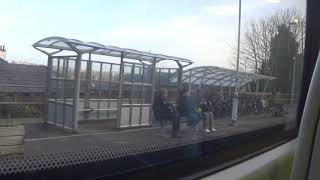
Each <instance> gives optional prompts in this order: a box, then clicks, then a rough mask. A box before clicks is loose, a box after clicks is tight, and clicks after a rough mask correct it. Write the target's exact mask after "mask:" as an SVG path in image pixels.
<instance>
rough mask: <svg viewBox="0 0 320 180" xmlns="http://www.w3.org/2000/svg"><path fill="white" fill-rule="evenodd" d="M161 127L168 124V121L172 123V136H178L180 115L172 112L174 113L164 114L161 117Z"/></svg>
mask: <svg viewBox="0 0 320 180" xmlns="http://www.w3.org/2000/svg"><path fill="white" fill-rule="evenodd" d="M159 120H160V126H161V127H164V126H165V124H166V122H165V121H166V120H168V121H171V122H172V134H171V135H172V136H173V137H175V136H177V134H178V132H179V131H180V115H179V113H176V112H172V113H164V114H161V115H160V116H159Z"/></svg>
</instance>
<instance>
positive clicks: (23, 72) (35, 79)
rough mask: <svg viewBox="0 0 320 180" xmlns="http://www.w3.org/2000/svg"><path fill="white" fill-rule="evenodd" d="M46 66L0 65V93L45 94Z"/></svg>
mask: <svg viewBox="0 0 320 180" xmlns="http://www.w3.org/2000/svg"><path fill="white" fill-rule="evenodd" d="M46 77H47V68H46V66H38V65H24V64H1V65H0V92H16V93H17V92H21V93H23V92H45V91H46Z"/></svg>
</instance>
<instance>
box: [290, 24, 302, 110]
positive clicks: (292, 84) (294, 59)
mask: <svg viewBox="0 0 320 180" xmlns="http://www.w3.org/2000/svg"><path fill="white" fill-rule="evenodd" d="M304 24H305V22H304V21H299V19H297V18H296V19H294V22H291V23H289V27H290V26H291V25H301V30H302V35H301V55H303V54H304V27H303V26H304ZM296 61H297V59H296V58H295V57H294V58H293V69H292V75H291V77H292V79H291V97H290V103H291V104H293V103H294V93H295V92H294V91H295V89H294V87H295V79H296Z"/></svg>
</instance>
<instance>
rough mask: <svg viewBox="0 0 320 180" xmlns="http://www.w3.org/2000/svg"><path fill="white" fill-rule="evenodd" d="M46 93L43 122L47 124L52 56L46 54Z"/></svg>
mask: <svg viewBox="0 0 320 180" xmlns="http://www.w3.org/2000/svg"><path fill="white" fill-rule="evenodd" d="M47 67H48V69H47V93H46V95H45V100H46V105H45V109H44V111H45V112H44V116H45V117H44V123H45V124H47V123H48V119H49V102H50V94H51V89H52V87H51V83H50V77H51V74H52V57H51V56H48V62H47Z"/></svg>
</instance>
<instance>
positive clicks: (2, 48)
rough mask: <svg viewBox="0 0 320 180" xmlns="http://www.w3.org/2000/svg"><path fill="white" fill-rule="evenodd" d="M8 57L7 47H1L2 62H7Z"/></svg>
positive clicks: (0, 59) (0, 56)
mask: <svg viewBox="0 0 320 180" xmlns="http://www.w3.org/2000/svg"><path fill="white" fill-rule="evenodd" d="M6 55H7V52H6V48H5V46H4V45H3V46H0V61H6ZM0 63H1V62H0Z"/></svg>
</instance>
